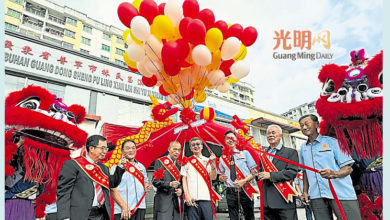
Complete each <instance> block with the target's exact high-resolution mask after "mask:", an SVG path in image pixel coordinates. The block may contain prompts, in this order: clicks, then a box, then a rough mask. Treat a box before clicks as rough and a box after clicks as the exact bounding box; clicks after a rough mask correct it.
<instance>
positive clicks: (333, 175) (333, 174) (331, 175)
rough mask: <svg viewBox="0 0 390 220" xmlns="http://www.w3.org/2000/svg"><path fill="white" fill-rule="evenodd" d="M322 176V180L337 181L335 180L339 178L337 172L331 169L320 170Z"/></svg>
mask: <svg viewBox="0 0 390 220" xmlns="http://www.w3.org/2000/svg"><path fill="white" fill-rule="evenodd" d="M320 175H321V177H322V178H325V179H335V178H337V176H336V172H334V171H333V170H331V169H329V168H326V169H322V170H320Z"/></svg>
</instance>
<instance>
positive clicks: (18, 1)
mask: <svg viewBox="0 0 390 220" xmlns="http://www.w3.org/2000/svg"><path fill="white" fill-rule="evenodd" d="M10 1H11V2H14V3H16V4H19V5H23V2H24V0H10Z"/></svg>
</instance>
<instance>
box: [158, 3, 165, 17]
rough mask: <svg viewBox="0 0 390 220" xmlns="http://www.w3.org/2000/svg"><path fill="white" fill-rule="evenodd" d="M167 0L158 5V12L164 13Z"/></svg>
mask: <svg viewBox="0 0 390 220" xmlns="http://www.w3.org/2000/svg"><path fill="white" fill-rule="evenodd" d="M164 9H165V2H164V3H161V4H159V5H158V14H160V15H164Z"/></svg>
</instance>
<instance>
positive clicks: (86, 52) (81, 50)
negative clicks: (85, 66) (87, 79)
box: [80, 49, 89, 54]
mask: <svg viewBox="0 0 390 220" xmlns="http://www.w3.org/2000/svg"><path fill="white" fill-rule="evenodd" d="M80 52H81V53H85V54H89V51H88V50H84V49H80Z"/></svg>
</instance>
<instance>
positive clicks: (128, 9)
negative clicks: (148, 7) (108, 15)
mask: <svg viewBox="0 0 390 220" xmlns="http://www.w3.org/2000/svg"><path fill="white" fill-rule="evenodd" d="M137 15H139V14H138V10H137V8H136V7H134V5H132V4H131V3H128V2H123V3H121V4H120V5H119V6H118V17H119V20H121V22H122V24H124V25H125V26H126V27H128V28H130V23H131V20H132V19H133V17H135V16H137Z"/></svg>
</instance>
